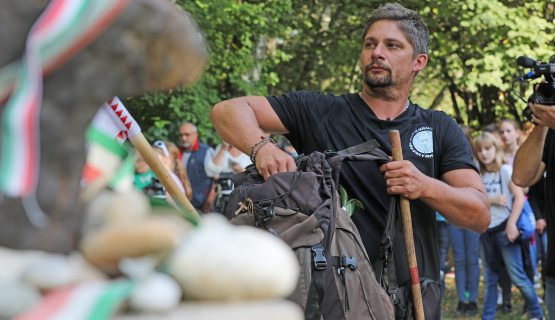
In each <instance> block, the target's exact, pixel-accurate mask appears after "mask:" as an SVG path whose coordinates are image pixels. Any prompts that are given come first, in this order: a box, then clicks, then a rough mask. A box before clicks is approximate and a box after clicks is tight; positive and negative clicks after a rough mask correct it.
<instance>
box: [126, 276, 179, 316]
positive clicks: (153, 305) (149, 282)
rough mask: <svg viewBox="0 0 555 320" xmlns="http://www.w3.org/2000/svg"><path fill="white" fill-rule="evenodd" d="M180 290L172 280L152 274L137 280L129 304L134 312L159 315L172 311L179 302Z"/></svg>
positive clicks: (168, 277)
mask: <svg viewBox="0 0 555 320" xmlns="http://www.w3.org/2000/svg"><path fill="white" fill-rule="evenodd" d="M181 296H182V293H181V288H180V287H179V284H177V282H175V280H174V279H173V278H171V277H170V276H168V275H167V274H163V273H153V274H151V275H149V276H148V277H146V278H145V279H141V280H139V282H138V283H137V285H136V286H135V287H134V289H133V292H132V293H131V298H130V301H129V304H130V306H131V308H132V309H133V310H134V311H137V312H146V313H161V312H167V311H169V310H171V309H174V308H175V307H177V306H178V305H179V302H180V300H181Z"/></svg>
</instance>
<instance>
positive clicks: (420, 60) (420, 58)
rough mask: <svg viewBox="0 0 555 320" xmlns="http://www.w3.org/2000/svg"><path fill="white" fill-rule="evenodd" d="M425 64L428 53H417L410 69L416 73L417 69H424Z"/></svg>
mask: <svg viewBox="0 0 555 320" xmlns="http://www.w3.org/2000/svg"><path fill="white" fill-rule="evenodd" d="M427 64H428V55H427V54H424V53H421V54H419V55H417V56H416V58H415V59H414V62H413V64H412V71H414V72H417V73H418V71H420V70H422V69H424V67H426V65H427Z"/></svg>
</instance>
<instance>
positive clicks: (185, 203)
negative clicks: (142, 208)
mask: <svg viewBox="0 0 555 320" xmlns="http://www.w3.org/2000/svg"><path fill="white" fill-rule="evenodd" d="M129 141H131V143H132V144H133V146H134V147H135V149H136V150H137V152H139V153H140V154H141V156H143V158H144V159H145V162H146V163H147V164H148V165H149V166H150V168H151V169H152V171H153V172H154V174H155V175H156V177H157V178H158V179H159V180H160V182H161V183H162V185H164V187H165V188H166V190H167V191H168V193H169V194H170V195H171V197H172V199H174V200H175V201H176V203H177V204H178V205H179V206H180V207H181V208H182V209H184V210H186V211H187V212H188V213H190V214H191V216H192V217H193V218H194V221H190V222H192V223H193V224H196V223H198V220H199V219H200V216H199V214H198V213H197V210H196V209H195V207H193V205H192V204H191V202H190V201H189V199H187V197H186V196H185V193H184V192H183V191H182V190H181V189H180V188H179V186H178V185H177V183H176V182H175V181H174V180H173V178H172V177H171V174H170V172H169V170H168V169H167V168H166V167H165V166H164V164H163V163H162V161H160V159H159V158H158V155H157V154H156V153H155V152H154V150H152V147H151V146H150V143H149V142H148V141H147V140H146V138H145V136H144V135H143V133H142V132H139V133H138V134H136V135H134V136H130V137H129Z"/></svg>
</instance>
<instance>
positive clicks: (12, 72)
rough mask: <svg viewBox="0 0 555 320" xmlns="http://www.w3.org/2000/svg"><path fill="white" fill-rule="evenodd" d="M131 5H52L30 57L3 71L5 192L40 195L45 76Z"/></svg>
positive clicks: (29, 46)
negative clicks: (37, 192)
mask: <svg viewBox="0 0 555 320" xmlns="http://www.w3.org/2000/svg"><path fill="white" fill-rule="evenodd" d="M127 2H128V0H95V1H92V0H80V1H78V0H52V1H50V3H49V5H48V6H47V8H46V9H45V11H44V12H43V13H42V14H41V15H40V17H39V18H38V20H37V21H36V22H35V23H34V24H33V26H32V27H31V31H30V32H29V35H28V36H27V39H26V43H25V53H24V55H23V57H22V59H21V60H18V61H16V62H14V63H12V64H10V65H8V66H6V67H3V68H2V69H0V101H4V100H6V99H8V100H7V103H6V107H5V109H4V112H3V115H2V119H1V124H2V126H1V127H2V131H1V136H0V138H1V139H2V149H1V150H0V192H3V193H5V194H6V195H8V196H12V197H26V196H29V195H30V194H32V193H33V192H35V190H36V185H37V181H38V173H39V163H40V136H39V114H40V106H41V104H42V77H43V74H45V73H47V72H50V71H53V70H55V69H56V68H58V67H59V66H60V65H62V64H63V63H65V62H66V61H67V60H69V59H70V58H71V57H72V56H73V55H75V54H76V53H77V52H78V51H79V50H80V49H82V48H83V47H85V46H86V45H87V44H88V43H90V42H91V41H92V40H94V39H95V38H96V36H98V34H100V32H102V31H103V30H104V29H105V28H106V27H107V26H108V25H109V24H110V23H111V22H112V21H113V20H114V19H115V18H116V17H117V16H118V15H119V13H120V12H121V11H122V10H123V9H124V8H125V6H126V4H127Z"/></svg>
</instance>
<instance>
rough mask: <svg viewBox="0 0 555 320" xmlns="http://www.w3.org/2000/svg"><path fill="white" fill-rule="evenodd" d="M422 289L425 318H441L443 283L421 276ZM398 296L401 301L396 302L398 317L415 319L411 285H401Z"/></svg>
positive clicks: (433, 319) (431, 319)
mask: <svg viewBox="0 0 555 320" xmlns="http://www.w3.org/2000/svg"><path fill="white" fill-rule="evenodd" d="M420 291H421V292H422V304H423V306H424V316H425V318H426V319H427V320H428V319H430V320H435V319H441V300H442V298H443V291H444V289H443V287H442V286H441V284H440V283H439V282H438V281H434V280H431V279H427V278H421V279H420ZM397 296H398V298H399V303H397V304H395V314H396V319H414V309H413V304H412V292H411V287H410V285H408V284H407V285H404V286H400V287H399V288H398V289H397Z"/></svg>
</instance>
